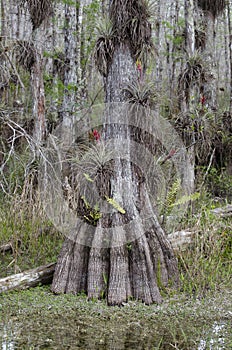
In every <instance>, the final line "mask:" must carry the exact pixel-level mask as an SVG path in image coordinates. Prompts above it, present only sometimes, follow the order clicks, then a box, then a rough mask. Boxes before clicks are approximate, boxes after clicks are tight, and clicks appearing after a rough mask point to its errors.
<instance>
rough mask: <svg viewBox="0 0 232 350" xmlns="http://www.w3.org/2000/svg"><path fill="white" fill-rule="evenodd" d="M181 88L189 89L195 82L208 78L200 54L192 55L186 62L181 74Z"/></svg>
mask: <svg viewBox="0 0 232 350" xmlns="http://www.w3.org/2000/svg"><path fill="white" fill-rule="evenodd" d="M178 80H179V84H178V85H179V90H180V91H182V90H184V91H185V90H188V89H189V88H190V86H192V84H194V83H201V82H205V81H206V80H207V69H206V68H205V66H204V64H203V62H202V58H201V57H200V56H193V57H190V58H189V60H188V61H187V62H186V66H185V68H184V70H183V72H182V73H181V74H180V75H179V79H178Z"/></svg>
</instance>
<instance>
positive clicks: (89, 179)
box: [84, 173, 94, 182]
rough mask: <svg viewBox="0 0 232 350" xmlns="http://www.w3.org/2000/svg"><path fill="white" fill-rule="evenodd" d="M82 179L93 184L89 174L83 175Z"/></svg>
mask: <svg viewBox="0 0 232 350" xmlns="http://www.w3.org/2000/svg"><path fill="white" fill-rule="evenodd" d="M84 177H85V178H86V180H87V181H89V182H94V181H93V179H91V177H90V176H89V174H86V173H84Z"/></svg>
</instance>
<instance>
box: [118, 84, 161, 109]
mask: <svg viewBox="0 0 232 350" xmlns="http://www.w3.org/2000/svg"><path fill="white" fill-rule="evenodd" d="M123 92H124V93H125V95H126V98H127V101H128V102H129V103H135V104H140V105H142V106H149V107H151V106H152V105H153V104H154V103H155V101H156V98H157V93H156V91H155V86H154V84H153V83H146V82H145V83H144V82H139V81H138V82H132V83H128V84H127V86H125V87H124V88H123Z"/></svg>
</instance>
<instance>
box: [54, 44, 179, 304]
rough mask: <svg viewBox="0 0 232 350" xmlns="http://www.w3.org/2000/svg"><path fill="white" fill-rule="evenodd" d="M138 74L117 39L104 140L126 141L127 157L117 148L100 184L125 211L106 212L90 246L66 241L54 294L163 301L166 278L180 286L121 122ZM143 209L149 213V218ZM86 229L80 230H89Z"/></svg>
mask: <svg viewBox="0 0 232 350" xmlns="http://www.w3.org/2000/svg"><path fill="white" fill-rule="evenodd" d="M137 79H138V71H137V68H136V64H135V58H134V55H133V52H132V49H131V44H130V42H129V40H119V41H118V42H117V43H116V44H115V48H114V53H113V57H112V59H111V61H110V63H109V66H108V72H107V75H106V77H105V81H104V83H105V96H106V103H107V108H106V113H105V121H104V125H103V132H102V137H103V139H104V141H105V142H107V141H112V143H113V144H115V148H117V147H119V148H120V145H121V144H123V152H124V153H123V154H127V155H128V157H127V158H126V159H124V158H123V156H121V157H120V152H119V156H118V157H117V158H115V159H114V160H113V161H111V162H109V163H110V171H109V169H108V172H107V173H103V176H102V177H101V178H100V179H99V183H98V189H99V192H100V193H101V195H102V196H103V197H106V198H111V199H112V200H113V201H114V202H115V203H119V204H120V207H121V208H123V210H113V211H112V212H110V213H108V214H107V215H102V217H101V218H100V219H99V220H98V221H97V223H96V227H93V233H92V236H91V237H92V241H91V242H90V244H89V247H86V246H84V245H80V244H79V243H78V242H79V240H78V235H79V234H80V232H77V233H76V240H75V238H74V237H73V240H70V239H67V240H66V242H65V243H64V245H63V248H62V250H61V253H60V256H59V259H58V262H57V265H56V271H55V274H54V279H53V284H52V290H53V291H54V292H56V293H67V292H72V293H78V292H81V291H85V292H86V293H87V295H88V297H89V298H101V297H103V296H106V298H107V301H108V304H109V305H121V304H122V303H123V302H126V301H127V300H128V299H129V298H130V297H132V298H135V299H139V300H142V301H143V302H145V303H146V304H151V303H153V302H156V303H160V302H161V300H162V298H161V294H160V288H162V287H163V286H167V285H168V283H172V285H173V286H177V285H178V268H177V259H176V258H175V256H174V252H173V249H172V247H171V245H170V243H169V242H168V240H167V237H166V235H165V232H164V231H163V229H162V228H161V226H160V224H159V222H158V219H157V217H156V214H155V212H154V209H153V206H152V204H151V202H150V198H149V193H148V190H147V186H146V182H145V181H144V180H143V175H144V174H141V172H143V169H139V168H138V167H137V166H136V164H133V161H132V159H133V156H134V154H133V151H132V149H131V137H132V136H131V135H132V130H131V126H130V123H123V117H122V116H121V115H120V113H123V111H125V109H124V107H123V106H124V102H125V101H126V99H127V96H126V92H125V90H124V88H125V87H126V85H127V84H128V83H130V82H133V81H135V80H137ZM120 106H121V107H120ZM133 108H134V107H133V105H132V106H131V109H132V115H133ZM134 111H136V107H135V108H134ZM144 123H146V120H144ZM136 132H137V133H138V131H136V130H135V133H136ZM146 170H147V169H145V171H146ZM144 212H145V213H146V214H149V215H147V216H148V219H146V220H144V217H143V213H144ZM88 230H89V229H88V228H87V229H86V232H83V233H82V235H83V236H85V235H89V232H88ZM106 237H107V239H108V243H107V245H105V246H104V244H103V242H104V239H106ZM132 237H133V239H131V238H132Z"/></svg>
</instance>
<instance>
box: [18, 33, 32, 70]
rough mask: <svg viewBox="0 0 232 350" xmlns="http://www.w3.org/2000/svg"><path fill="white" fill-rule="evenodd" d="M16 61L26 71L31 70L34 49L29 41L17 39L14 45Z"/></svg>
mask: <svg viewBox="0 0 232 350" xmlns="http://www.w3.org/2000/svg"><path fill="white" fill-rule="evenodd" d="M14 53H15V57H16V61H17V62H18V64H19V65H21V66H22V67H23V68H24V69H26V70H27V71H31V69H32V67H33V65H34V63H35V61H36V49H35V46H34V44H33V42H31V41H26V40H18V41H17V42H16V45H15V46H14Z"/></svg>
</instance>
